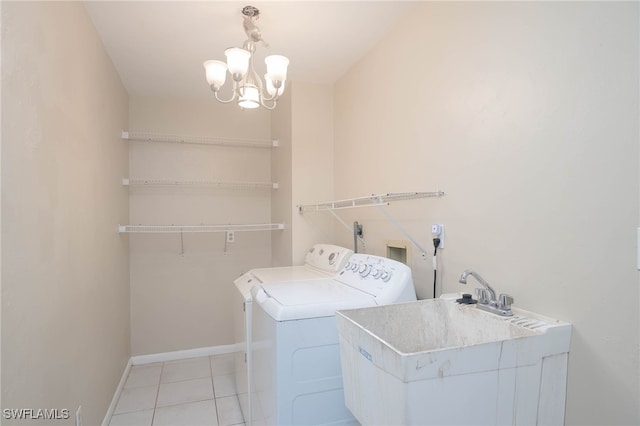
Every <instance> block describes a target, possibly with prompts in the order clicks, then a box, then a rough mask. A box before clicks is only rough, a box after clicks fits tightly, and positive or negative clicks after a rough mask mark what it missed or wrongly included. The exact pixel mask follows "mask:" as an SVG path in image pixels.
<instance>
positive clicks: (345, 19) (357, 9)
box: [85, 0, 418, 98]
mask: <svg viewBox="0 0 640 426" xmlns="http://www.w3.org/2000/svg"><path fill="white" fill-rule="evenodd" d="M85 4H86V8H87V11H88V12H89V15H90V16H91V19H92V20H93V23H94V25H95V27H96V29H97V31H98V33H99V35H100V38H101V39H102V41H103V43H104V45H105V48H106V50H107V52H108V53H109V55H110V56H111V59H112V60H113V63H114V65H115V67H116V69H117V70H118V73H119V74H120V77H121V78H122V82H123V83H124V85H125V87H126V88H127V90H128V92H129V93H130V94H131V95H136V96H159V97H180V98H204V97H211V96H212V94H211V93H210V91H209V89H208V87H207V83H206V80H205V77H204V68H203V66H202V63H203V62H204V61H205V60H208V59H220V60H224V59H225V58H224V50H225V49H226V48H228V47H232V46H238V47H242V43H243V41H244V40H245V39H246V36H245V34H244V30H243V28H242V14H241V10H242V7H243V6H246V5H249V4H251V5H253V6H256V7H257V8H258V9H260V19H259V20H258V22H257V23H258V26H259V27H260V29H261V31H262V36H263V39H264V40H265V41H266V42H268V43H269V45H270V47H269V48H268V49H267V48H265V47H264V46H262V45H259V46H258V48H257V51H256V60H255V67H256V71H257V72H258V74H259V75H263V74H264V72H265V67H264V57H265V56H267V55H269V54H281V55H285V56H287V57H288V58H289V59H290V61H291V63H290V65H289V76H288V80H294V81H296V80H297V81H306V82H312V83H324V84H332V83H334V82H335V81H336V80H337V79H339V78H340V77H341V76H342V75H343V74H344V73H345V72H346V71H348V70H349V68H351V66H352V65H353V64H354V63H355V62H357V61H358V59H360V58H361V57H362V56H363V55H364V54H365V53H366V52H367V51H368V50H370V49H371V48H372V47H373V46H374V45H375V44H376V43H377V42H378V41H379V40H380V39H381V38H382V37H383V36H384V34H385V33H386V32H387V31H389V30H390V29H391V28H392V27H393V25H394V24H395V22H396V21H397V20H398V19H399V18H400V17H401V16H403V15H405V14H406V13H409V12H410V10H411V9H412V8H413V7H415V6H416V5H417V4H418V3H417V2H405V1H342V2H332V1H283V2H271V1H255V0H251V1H250V0H246V1H242V2H238V1H184V0H183V1H87V2H85Z"/></svg>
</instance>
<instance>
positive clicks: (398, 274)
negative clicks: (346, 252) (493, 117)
mask: <svg viewBox="0 0 640 426" xmlns="http://www.w3.org/2000/svg"><path fill="white" fill-rule="evenodd" d="M336 279H337V280H338V281H340V282H341V283H343V284H346V285H348V286H350V287H353V288H356V289H358V290H360V291H363V292H365V293H368V294H371V295H372V296H374V297H375V298H376V301H379V303H378V304H379V305H382V304H386V303H392V302H393V301H395V302H408V301H412V300H416V293H415V289H414V286H413V279H412V277H411V269H410V268H409V267H408V266H407V265H405V264H404V263H400V262H398V261H395V260H392V259H388V258H386V257H380V256H374V255H371V254H364V253H355V254H353V255H351V257H350V258H349V260H348V261H347V263H346V264H345V266H344V268H343V269H342V271H340V273H339V274H338V276H337V278H336Z"/></svg>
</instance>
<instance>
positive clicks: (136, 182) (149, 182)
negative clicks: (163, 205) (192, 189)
mask: <svg viewBox="0 0 640 426" xmlns="http://www.w3.org/2000/svg"><path fill="white" fill-rule="evenodd" d="M122 185H124V186H210V187H215V188H246V189H278V187H279V186H278V184H277V183H275V182H231V181H214V180H175V179H131V178H124V179H122Z"/></svg>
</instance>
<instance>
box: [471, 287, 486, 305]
mask: <svg viewBox="0 0 640 426" xmlns="http://www.w3.org/2000/svg"><path fill="white" fill-rule="evenodd" d="M473 291H474V293H475V295H476V299H478V303H480V304H482V305H486V304H487V303H488V302H489V295H488V292H487V290H485V289H484V288H478V287H476V288H474V289H473Z"/></svg>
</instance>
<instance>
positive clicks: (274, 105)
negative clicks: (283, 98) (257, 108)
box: [260, 96, 279, 109]
mask: <svg viewBox="0 0 640 426" xmlns="http://www.w3.org/2000/svg"><path fill="white" fill-rule="evenodd" d="M278 98H279V96H274V97H273V98H271V99H264V98H262V97H261V98H260V104H262V106H263V107H265V108H266V109H274V108H275V107H276V105H277V103H278ZM265 101H267V102H269V101H271V102H273V104H272V105H271V106H269V105H267V104H266V103H265Z"/></svg>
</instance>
